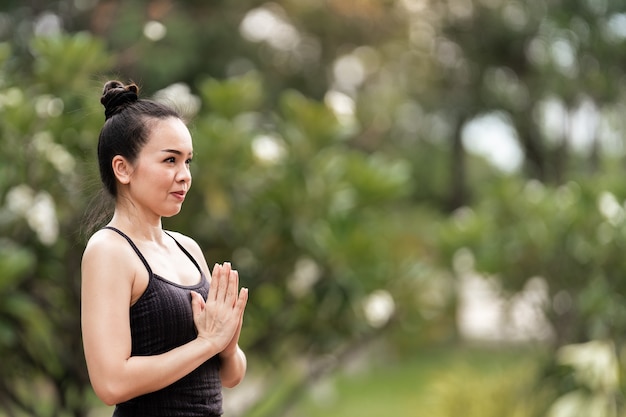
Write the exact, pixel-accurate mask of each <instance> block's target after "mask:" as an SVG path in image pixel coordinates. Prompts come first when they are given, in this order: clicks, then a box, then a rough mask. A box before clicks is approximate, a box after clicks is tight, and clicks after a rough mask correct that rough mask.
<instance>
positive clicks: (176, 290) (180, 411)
mask: <svg viewBox="0 0 626 417" xmlns="http://www.w3.org/2000/svg"><path fill="white" fill-rule="evenodd" d="M105 228H106V229H111V230H113V231H115V232H117V233H119V234H120V235H121V236H123V237H124V238H125V239H126V240H127V241H128V243H129V244H130V246H131V247H132V248H133V250H134V251H135V252H136V253H137V255H138V256H139V258H140V259H141V261H142V262H143V264H144V265H145V267H146V269H147V270H148V275H149V280H148V286H147V288H146V290H145V292H144V293H143V294H142V295H141V296H140V297H139V299H138V300H137V302H136V303H135V304H133V305H132V306H131V307H130V331H131V337H132V350H131V355H132V356H149V355H158V354H160V353H164V352H167V351H169V350H172V349H174V348H176V347H178V346H181V345H184V344H185V343H187V342H190V341H191V340H193V339H195V338H196V328H195V325H194V323H193V313H192V310H191V291H196V292H198V293H200V294H201V295H202V297H203V298H204V299H205V300H206V298H207V294H208V292H209V282H208V280H207V279H206V276H205V275H204V274H203V273H202V269H201V268H200V266H199V265H198V263H197V262H196V260H195V259H194V258H193V256H191V254H190V253H189V252H188V251H187V250H186V249H185V248H184V247H183V246H182V245H181V244H180V243H178V241H177V240H176V239H174V237H173V236H172V235H170V234H169V233H167V232H165V233H166V234H167V235H168V236H170V237H171V238H172V239H174V242H176V245H178V247H179V248H180V249H181V250H182V251H183V252H184V253H185V255H187V257H189V259H190V260H191V262H193V264H194V265H195V266H196V268H198V271H200V275H201V279H200V282H199V283H198V284H196V285H192V286H185V285H179V284H176V283H173V282H171V281H168V280H167V279H165V278H163V277H160V276H158V275H156V274H154V273H153V272H152V269H151V268H150V265H148V262H147V261H146V259H145V258H144V256H143V255H142V254H141V252H140V251H139V249H138V248H137V246H136V245H135V243H134V242H133V241H132V240H131V239H130V238H129V237H128V236H127V235H126V234H124V233H123V232H121V231H120V230H118V229H116V228H114V227H105ZM219 368H220V360H219V357H218V356H217V355H216V356H214V357H213V358H211V359H209V360H208V361H206V362H205V363H204V364H202V365H200V366H199V367H198V368H196V369H195V370H194V371H193V372H191V373H190V374H188V375H186V376H185V377H183V378H181V379H179V380H178V381H176V382H174V383H173V384H171V385H169V386H167V387H165V388H163V389H160V390H158V391H155V392H152V393H149V394H145V395H141V396H139V397H136V398H133V399H131V400H129V401H126V402H123V403H121V404H117V406H116V407H115V411H114V412H113V417H131V416H132V417H138V416H141V417H165V416H167V417H177V416H181V417H183V416H184V417H196V416H197V417H210V416H221V415H222V384H221V380H220V375H219Z"/></svg>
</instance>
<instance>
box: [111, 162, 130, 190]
mask: <svg viewBox="0 0 626 417" xmlns="http://www.w3.org/2000/svg"><path fill="white" fill-rule="evenodd" d="M111 167H112V168H113V174H115V178H117V180H118V181H119V182H120V183H121V184H128V183H129V182H130V176H131V174H132V172H133V169H132V166H131V165H130V163H128V161H127V160H126V158H124V157H123V156H121V155H115V156H114V157H113V160H112V161H111Z"/></svg>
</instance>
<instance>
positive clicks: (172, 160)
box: [164, 156, 176, 162]
mask: <svg viewBox="0 0 626 417" xmlns="http://www.w3.org/2000/svg"><path fill="white" fill-rule="evenodd" d="M164 162H176V158H174V157H173V156H172V157H170V158H167V159H166V160H165V161H164Z"/></svg>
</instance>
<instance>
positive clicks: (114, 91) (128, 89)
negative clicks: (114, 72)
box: [100, 80, 139, 120]
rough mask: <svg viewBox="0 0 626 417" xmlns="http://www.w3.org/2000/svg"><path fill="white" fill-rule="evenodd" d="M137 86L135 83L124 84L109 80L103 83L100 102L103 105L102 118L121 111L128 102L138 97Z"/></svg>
mask: <svg viewBox="0 0 626 417" xmlns="http://www.w3.org/2000/svg"><path fill="white" fill-rule="evenodd" d="M138 93H139V87H137V86H136V85H135V84H129V85H124V84H123V83H121V82H120V81H116V80H111V81H107V82H106V83H105V84H104V88H103V90H102V97H100V103H102V105H103V106H104V119H105V120H108V119H109V118H110V117H112V116H114V115H116V114H117V113H119V112H120V111H122V110H123V109H124V108H125V107H126V106H127V105H128V104H129V103H134V102H135V101H137V99H138Z"/></svg>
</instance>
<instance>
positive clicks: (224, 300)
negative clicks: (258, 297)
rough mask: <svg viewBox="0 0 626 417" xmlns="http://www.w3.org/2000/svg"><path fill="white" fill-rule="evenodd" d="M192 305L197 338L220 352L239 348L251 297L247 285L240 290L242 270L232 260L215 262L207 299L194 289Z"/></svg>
mask: <svg viewBox="0 0 626 417" xmlns="http://www.w3.org/2000/svg"><path fill="white" fill-rule="evenodd" d="M191 295H192V300H191V307H192V311H193V320H194V323H195V325H196V330H197V331H198V338H201V339H204V340H206V341H208V342H209V343H210V344H211V345H213V347H214V348H215V349H216V350H217V351H218V352H223V351H224V350H225V349H226V350H227V352H230V351H233V352H234V351H236V349H237V341H238V340H239V333H240V332H241V325H242V321H243V312H244V310H245V308H246V303H247V301H248V289H247V288H241V290H239V274H238V273H237V271H236V270H233V269H231V266H230V263H229V262H226V263H224V265H219V264H215V266H214V267H213V272H212V274H211V287H210V289H209V294H208V297H207V300H206V302H205V301H204V300H203V299H202V296H201V295H200V294H198V293H197V292H195V291H192V293H191Z"/></svg>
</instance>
